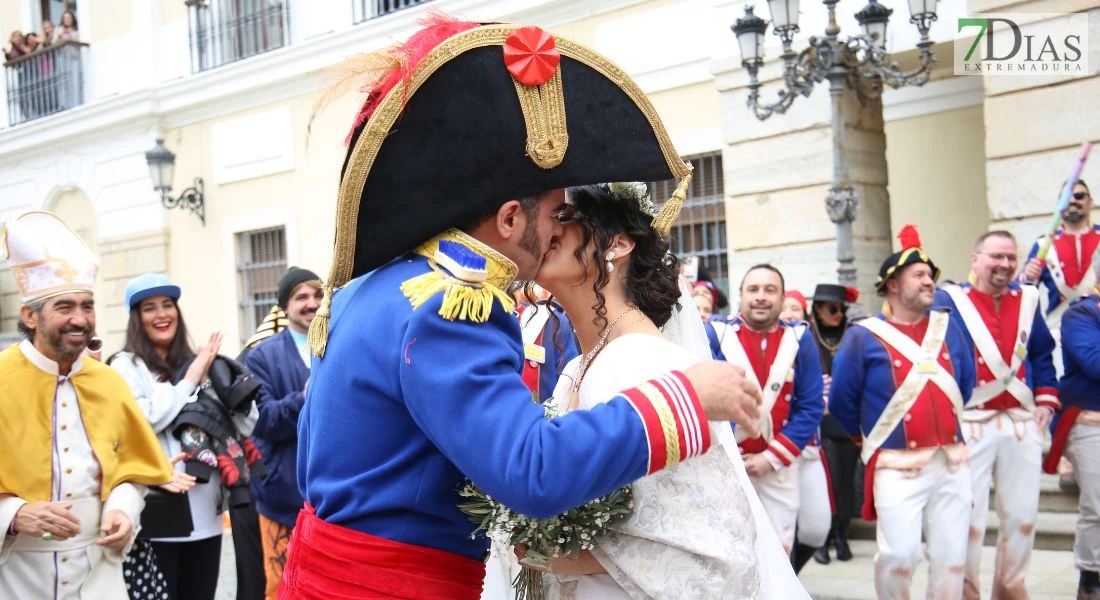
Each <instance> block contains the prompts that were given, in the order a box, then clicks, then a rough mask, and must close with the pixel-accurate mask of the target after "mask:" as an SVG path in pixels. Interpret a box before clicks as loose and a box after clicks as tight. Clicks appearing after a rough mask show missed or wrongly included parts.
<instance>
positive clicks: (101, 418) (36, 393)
mask: <svg viewBox="0 0 1100 600" xmlns="http://www.w3.org/2000/svg"><path fill="white" fill-rule="evenodd" d="M0 249H2V250H3V256H4V258H6V259H7V261H8V265H9V267H10V269H11V272H12V275H13V276H14V278H15V282H16V284H17V285H18V287H19V293H20V296H21V300H22V306H21V307H20V309H19V323H18V328H19V331H20V333H22V334H23V336H24V338H25V339H24V340H23V341H21V342H20V343H18V344H13V345H11V346H9V347H8V348H7V349H5V350H3V351H2V352H0V457H3V460H2V461H0V532H2V533H0V540H2V542H0V598H19V599H20V600H38V599H46V598H50V599H58V600H60V599H64V600H68V599H72V600H83V599H90V598H95V599H97V600H98V599H105V600H111V599H116V598H118V599H122V598H126V597H127V592H126V585H125V583H124V581H123V577H122V561H123V558H124V556H125V553H126V552H127V551H128V550H129V547H130V545H131V544H132V543H133V541H134V538H135V536H136V535H137V530H138V525H139V516H140V515H141V510H142V508H143V506H144V496H145V490H146V487H145V486H148V485H160V484H167V483H169V481H170V480H171V477H172V475H171V473H172V471H171V467H170V466H169V464H168V460H167V459H166V457H165V456H164V453H163V451H162V450H161V449H160V445H159V444H158V443H157V439H156V436H155V435H154V434H153V431H152V429H151V428H150V426H149V423H148V421H146V420H145V418H144V417H143V416H142V413H141V411H140V409H139V408H138V406H137V403H136V402H135V401H134V397H133V395H131V393H130V390H129V388H128V387H127V385H126V382H125V381H123V380H122V378H121V377H120V376H119V375H118V373H117V372H115V371H114V370H112V369H110V368H109V367H107V366H106V365H103V364H101V363H99V362H98V361H96V360H94V359H92V358H90V357H87V356H85V355H84V349H85V348H86V347H87V345H88V342H89V341H90V340H91V339H92V336H93V335H94V333H95V302H94V300H93V298H92V288H93V286H94V283H95V276H96V272H97V270H98V264H99V261H98V259H97V258H96V257H95V256H93V255H92V253H91V251H90V250H89V249H88V247H87V246H86V245H85V244H84V242H83V241H81V239H80V238H79V237H77V235H76V234H75V233H73V231H72V230H71V229H69V227H68V226H66V225H65V223H63V222H62V221H61V220H60V219H58V218H57V217H56V216H55V215H53V214H51V213H48V212H41V211H35V212H30V213H27V214H24V215H22V216H19V217H17V218H15V219H12V220H11V221H10V222H8V224H7V225H6V226H5V227H4V228H3V229H0Z"/></svg>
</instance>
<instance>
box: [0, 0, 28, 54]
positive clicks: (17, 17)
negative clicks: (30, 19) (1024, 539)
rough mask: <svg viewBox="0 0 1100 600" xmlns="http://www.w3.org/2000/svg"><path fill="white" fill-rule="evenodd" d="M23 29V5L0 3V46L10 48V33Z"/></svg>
mask: <svg viewBox="0 0 1100 600" xmlns="http://www.w3.org/2000/svg"><path fill="white" fill-rule="evenodd" d="M16 29H19V30H22V29H23V3H22V2H16V1H14V0H7V1H6V2H0V36H3V37H0V46H3V47H4V48H5V49H7V48H10V47H11V44H10V43H9V42H8V39H9V37H10V36H11V32H12V31H14V30H16Z"/></svg>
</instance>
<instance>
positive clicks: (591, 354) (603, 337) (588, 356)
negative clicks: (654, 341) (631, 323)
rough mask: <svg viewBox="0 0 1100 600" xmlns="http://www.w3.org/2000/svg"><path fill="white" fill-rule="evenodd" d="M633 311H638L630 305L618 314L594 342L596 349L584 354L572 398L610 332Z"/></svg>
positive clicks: (574, 382)
mask: <svg viewBox="0 0 1100 600" xmlns="http://www.w3.org/2000/svg"><path fill="white" fill-rule="evenodd" d="M635 310H638V307H637V306H634V305H630V306H628V307H627V309H626V310H624V311H623V312H621V313H619V316H617V317H615V320H614V321H612V322H611V324H610V325H608V326H607V328H606V329H604V330H603V333H602V334H600V341H598V342H596V347H595V348H593V349H592V351H591V352H589V353H588V354H585V355H584V358H582V359H581V364H580V368H579V369H577V378H576V380H574V381H573V395H574V398H575V397H576V395H577V392H578V391H580V389H581V382H582V381H584V375H585V373H587V372H588V367H589V366H590V365H591V364H592V360H593V359H595V358H596V355H597V354H599V353H600V350H603V347H604V346H605V345H606V344H607V336H609V335H611V330H613V329H615V326H616V325H618V324H619V321H621V320H622V319H623V317H625V316H626V315H627V314H629V313H631V312H633V311H635Z"/></svg>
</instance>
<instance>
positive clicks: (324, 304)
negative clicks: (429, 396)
mask: <svg viewBox="0 0 1100 600" xmlns="http://www.w3.org/2000/svg"><path fill="white" fill-rule="evenodd" d="M519 27H521V26H520V25H514V24H492V25H485V26H481V27H475V28H474V29H471V30H469V31H465V32H462V33H459V34H457V35H455V36H453V37H450V38H448V39H446V40H444V41H443V42H442V43H440V44H439V45H438V46H436V47H435V49H433V50H432V51H431V52H429V53H428V55H427V56H425V57H424V59H423V60H422V61H420V63H419V64H418V65H417V66H416V69H415V70H414V71H413V73H412V75H411V76H410V77H409V79H408V83H407V84H406V83H405V81H398V82H397V84H396V85H395V86H394V87H393V89H391V90H390V91H389V92H388V93H387V94H386V96H385V97H384V98H383V99H382V101H381V102H380V103H379V104H378V107H377V108H376V109H375V110H374V112H373V113H372V114H371V116H370V118H369V119H367V122H366V124H365V125H364V126H363V131H362V133H360V135H359V137H358V139H357V140H356V142H355V146H354V147H352V149H351V156H350V158H349V159H348V163H347V168H346V169H345V170H344V177H343V178H342V179H341V180H340V191H339V195H338V198H337V205H336V243H335V248H334V251H333V256H332V266H331V268H330V270H329V276H328V279H327V280H326V281H325V286H324V297H323V298H322V300H321V307H320V308H319V309H318V310H317V315H316V316H315V317H314V319H313V322H312V323H311V325H310V328H309V344H310V346H311V347H312V348H313V352H314V354H316V355H317V356H324V352H325V344H326V342H327V340H328V319H329V315H330V312H331V304H332V291H333V290H334V289H335V288H338V287H341V286H344V285H346V284H347V282H348V281H350V280H351V275H352V271H353V270H354V267H355V241H356V226H357V223H358V221H359V203H360V200H361V199H362V195H363V188H364V187H365V186H366V183H367V175H368V174H369V173H370V170H371V167H372V166H373V164H374V160H375V158H377V156H378V153H379V151H380V150H381V149H382V144H383V142H384V141H385V140H386V136H387V134H388V133H389V131H390V130H391V129H392V128H393V125H394V123H395V122H396V121H397V119H398V117H399V116H400V115H401V113H402V111H403V110H404V108H405V105H406V103H407V102H408V100H409V98H411V97H412V96H413V94H415V93H416V91H417V90H418V89H419V88H420V86H421V85H423V84H424V82H425V81H427V80H428V78H429V77H431V76H432V75H433V74H434V73H435V72H436V71H437V70H438V69H440V68H441V67H442V66H443V65H445V64H447V63H448V62H449V61H451V60H453V59H454V58H455V57H456V56H458V55H460V54H463V53H465V52H467V51H469V50H473V49H475V48H482V47H485V46H494V45H495V46H503V45H504V42H505V40H506V39H507V38H508V36H509V35H511V34H512V32H513V31H515V30H516V29H518V28H519ZM554 44H555V46H556V47H557V49H558V52H559V53H560V54H561V55H562V56H567V57H569V58H572V59H573V60H576V61H577V62H580V63H582V64H584V65H586V66H588V67H589V68H592V69H594V70H595V71H596V72H598V73H600V74H601V75H603V76H604V77H606V78H607V79H609V80H610V81H612V82H613V83H615V84H616V85H617V86H619V88H620V89H622V91H623V92H624V93H625V94H626V95H627V97H628V98H630V100H631V101H632V102H634V104H635V105H636V106H637V107H638V109H639V110H641V111H642V114H643V115H645V117H646V120H648V121H649V124H650V127H652V129H653V134H654V137H656V139H657V144H658V145H659V146H660V148H661V152H662V153H663V154H664V156H665V162H666V163H668V168H669V170H670V171H671V172H672V176H673V177H676V178H684V177H687V176H688V175H689V174H690V173H691V165H690V164H688V163H686V162H684V161H683V159H681V158H680V156H679V155H678V154H677V153H676V148H674V147H673V145H672V139H671V138H670V137H669V135H668V132H667V131H666V130H665V127H664V125H663V124H662V123H661V119H660V117H659V116H658V115H657V110H656V109H655V108H654V107H653V103H652V102H650V101H649V98H648V97H647V96H646V95H645V92H643V91H642V89H641V88H640V87H638V84H637V83H635V82H634V80H633V79H631V77H630V75H628V74H627V73H626V71H623V70H622V69H621V68H619V66H618V65H616V64H615V63H613V62H611V61H610V60H608V59H607V58H605V57H604V56H603V55H601V54H599V53H598V52H596V51H594V50H591V49H589V48H587V47H585V46H583V45H581V44H578V43H576V42H573V41H570V40H568V39H565V38H562V37H559V36H554ZM559 73H560V65H559ZM558 76H559V75H558V74H556V75H555V78H556V77H558ZM521 96H522V94H521ZM563 102H564V100H563ZM521 106H522V105H521ZM526 120H527V118H526V115H525V121H526ZM562 125H563V126H564V120H563V121H562ZM529 143H530V142H529ZM532 158H533V159H534V157H532ZM536 164H538V163H537V162H536ZM540 166H541V165H540ZM409 250H411V248H410V249H409Z"/></svg>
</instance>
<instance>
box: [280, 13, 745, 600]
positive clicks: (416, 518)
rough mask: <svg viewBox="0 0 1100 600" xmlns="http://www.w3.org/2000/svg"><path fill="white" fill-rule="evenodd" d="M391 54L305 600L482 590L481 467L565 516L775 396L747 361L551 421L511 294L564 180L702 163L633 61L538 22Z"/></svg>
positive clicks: (359, 206) (547, 239)
mask: <svg viewBox="0 0 1100 600" xmlns="http://www.w3.org/2000/svg"><path fill="white" fill-rule="evenodd" d="M387 54H388V55H389V56H388V59H389V62H390V63H391V64H393V65H394V66H393V69H394V70H392V71H391V72H389V73H387V74H384V75H383V76H382V77H381V78H380V79H379V80H378V81H377V82H376V84H375V85H374V86H373V89H372V91H371V92H370V94H369V95H368V97H367V102H366V104H365V106H364V107H363V110H362V111H361V113H360V115H359V118H358V119H357V121H356V125H355V127H354V130H353V132H352V135H351V143H350V146H349V149H348V154H347V158H346V161H345V165H344V170H343V176H342V180H341V184H340V194H339V204H338V207H337V215H338V221H337V227H336V247H335V252H334V257H333V267H332V270H331V271H330V274H329V277H328V280H327V282H326V287H325V297H324V299H323V300H322V303H321V307H320V310H319V311H318V313H317V316H316V318H315V319H314V321H313V324H312V326H311V328H310V342H311V344H312V345H313V349H314V352H315V353H316V354H317V356H318V357H317V358H315V359H314V361H313V369H312V371H311V382H310V384H309V389H308V391H307V397H306V402H305V404H304V406H303V408H302V412H301V414H300V416H299V454H298V482H299V487H300V488H301V490H302V492H303V496H304V497H305V499H306V502H307V504H306V508H305V509H304V510H303V511H302V512H301V514H300V515H299V517H298V521H297V524H296V525H295V527H294V532H293V536H292V538H291V541H290V547H289V558H288V562H287V565H286V569H285V571H284V573H283V580H282V584H281V587H280V590H279V593H280V597H281V598H286V599H290V598H294V599H304V598H324V599H326V600H327V599H328V598H331V597H333V596H335V595H338V596H339V597H341V598H379V597H383V598H411V597H417V598H451V599H458V600H461V599H476V598H478V596H479V593H480V590H481V586H482V580H483V577H484V572H485V566H484V563H483V558H484V556H485V554H486V551H487V550H488V548H489V542H488V540H487V539H485V538H484V537H482V536H474V535H472V534H473V529H474V527H473V525H472V524H471V523H470V522H469V520H468V519H467V517H466V515H464V514H463V513H462V511H461V510H459V508H458V504H459V503H460V501H461V498H460V497H459V495H458V491H459V489H460V488H461V487H462V486H463V483H464V482H465V480H466V479H467V478H468V479H470V480H472V481H473V483H474V484H476V485H477V486H478V487H480V488H481V489H482V490H484V491H485V492H487V493H488V494H490V495H491V496H492V497H493V498H495V499H499V500H500V501H501V502H503V503H505V504H507V505H509V506H510V507H512V508H513V509H515V510H517V511H519V512H522V513H526V514H528V515H532V516H536V517H547V516H551V515H556V514H559V513H562V512H564V511H566V510H568V509H570V508H573V507H575V506H578V505H580V504H582V503H584V502H586V501H588V500H591V499H593V498H596V497H598V496H601V495H604V494H607V493H609V492H610V491H612V490H614V489H617V488H619V487H621V486H623V485H624V484H626V483H629V482H631V481H633V480H635V479H637V478H639V477H642V476H645V475H646V474H648V473H653V472H656V471H659V470H661V469H664V468H667V467H670V466H672V465H674V464H677V463H678V462H680V461H682V460H688V459H691V458H692V457H693V456H697V455H699V454H701V453H703V452H705V451H706V450H707V448H708V447H709V444H710V440H709V435H707V434H706V433H705V432H706V431H707V428H706V426H705V421H706V420H707V419H708V418H709V419H715V420H717V419H722V420H729V419H734V420H736V421H738V422H740V423H744V424H745V426H746V427H748V428H750V429H751V427H752V423H753V420H754V418H755V415H756V412H757V409H756V403H757V401H758V396H757V395H755V394H753V393H752V392H751V391H749V390H748V389H746V387H745V385H744V381H743V374H742V373H741V372H740V371H739V370H737V369H735V368H733V367H731V366H728V365H724V364H722V363H719V362H713V361H712V362H708V363H703V364H701V365H697V366H696V367H693V368H692V369H690V370H688V371H687V372H685V373H679V372H672V373H669V374H667V375H665V376H663V377H661V378H659V379H657V380H654V381H652V382H649V383H647V384H643V385H642V386H640V387H639V388H637V390H636V391H635V390H629V392H630V393H629V396H628V395H627V394H623V395H620V396H619V397H617V398H615V399H613V400H611V401H610V402H607V403H606V404H602V405H601V406H600V407H599V408H598V409H595V410H592V411H576V412H573V413H570V414H568V415H565V416H563V417H559V418H556V419H554V420H552V421H548V420H547V419H545V418H544V415H543V409H542V408H541V407H539V406H537V405H535V404H534V403H533V402H531V392H530V391H529V390H528V389H527V388H526V387H525V386H524V383H523V380H522V378H521V376H520V371H521V368H522V361H523V352H522V345H521V335H520V328H519V323H518V321H517V319H516V317H515V315H514V314H513V312H512V311H513V308H514V303H513V300H512V298H511V297H510V296H509V295H508V294H507V292H506V291H505V290H506V289H507V288H508V285H509V284H510V283H511V282H512V281H513V280H515V279H517V278H518V279H521V280H530V279H531V278H532V277H533V276H534V274H535V273H536V271H537V270H538V268H539V266H540V265H541V261H542V258H543V256H544V254H545V253H546V252H547V250H548V248H549V247H550V244H551V243H552V242H554V241H555V240H556V239H557V238H558V237H559V236H560V235H561V231H562V228H561V223H560V221H559V220H558V219H557V218H556V216H557V215H558V214H559V213H560V211H561V210H563V207H564V205H565V198H564V192H563V188H565V187H568V186H573V185H582V184H592V183H598V182H604V181H658V180H667V179H671V178H673V177H681V178H685V180H684V183H686V181H687V179H686V178H687V176H688V175H689V173H690V166H689V165H688V164H687V163H685V162H684V161H682V160H681V159H680V158H679V157H678V156H677V154H676V152H675V150H674V149H673V148H672V145H671V143H670V142H669V138H668V134H667V133H666V132H665V130H664V127H663V126H662V125H661V123H660V120H659V119H658V117H657V114H656V112H655V111H654V110H653V107H652V105H651V104H650V103H649V101H648V100H647V99H646V97H645V95H644V94H643V93H642V92H641V91H640V89H639V88H638V87H637V85H636V84H634V82H633V81H631V79H630V78H629V77H628V76H627V75H626V74H625V73H623V72H622V71H621V70H620V69H619V68H618V67H616V66H615V65H614V64H612V63H611V62H609V61H607V59H605V58H603V57H602V56H600V55H598V54H596V53H594V52H592V51H591V50H588V49H586V48H583V47H581V46H579V45H577V44H575V43H573V42H570V41H568V40H565V39H562V38H558V37H554V36H551V35H550V34H548V33H546V32H545V31H543V30H541V29H539V28H537V27H519V26H516V25H506V24H485V25H482V24H478V23H468V22H462V21H456V20H453V19H450V18H447V17H444V16H440V15H436V16H433V17H431V18H430V22H429V23H428V24H427V27H426V28H425V29H424V30H422V31H420V32H418V33H416V34H414V35H413V37H412V38H410V39H409V41H407V42H406V43H405V44H403V45H402V46H400V47H399V48H396V49H391V50H388V51H387ZM395 58H396V60H394V59H395ZM684 183H682V185H681V188H682V189H681V190H679V191H678V196H677V197H676V199H674V200H672V201H670V202H669V203H667V204H666V206H668V211H667V212H666V213H665V214H663V215H659V216H658V218H663V219H665V220H666V221H668V222H669V223H670V222H671V220H672V219H674V218H675V213H676V212H677V211H678V206H680V205H681V203H682V200H683V187H684ZM336 288H339V289H336Z"/></svg>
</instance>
